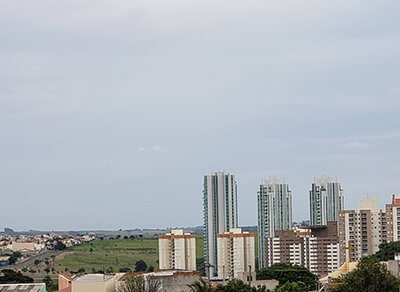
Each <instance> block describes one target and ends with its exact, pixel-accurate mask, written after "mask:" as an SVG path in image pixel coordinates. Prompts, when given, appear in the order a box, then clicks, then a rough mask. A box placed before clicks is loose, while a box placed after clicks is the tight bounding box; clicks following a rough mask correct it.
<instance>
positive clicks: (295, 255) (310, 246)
mask: <svg viewBox="0 0 400 292" xmlns="http://www.w3.org/2000/svg"><path fill="white" fill-rule="evenodd" d="M266 260H267V265H268V266H271V265H273V264H277V263H288V264H293V265H299V266H304V267H306V268H308V269H309V270H310V271H311V272H312V273H314V274H316V275H318V276H319V277H322V276H326V275H328V273H330V272H333V271H335V270H336V269H337V268H339V265H340V257H339V239H338V236H337V222H335V221H333V222H328V225H326V226H313V227H310V228H300V229H296V230H286V231H278V232H276V236H275V237H272V238H271V237H270V238H267V239H266Z"/></svg>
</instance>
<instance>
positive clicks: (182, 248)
mask: <svg viewBox="0 0 400 292" xmlns="http://www.w3.org/2000/svg"><path fill="white" fill-rule="evenodd" d="M158 245H159V249H158V250H159V268H160V270H185V271H195V270H196V236H195V235H192V234H190V233H184V231H183V229H175V230H172V231H171V233H167V234H165V235H160V237H159V239H158Z"/></svg>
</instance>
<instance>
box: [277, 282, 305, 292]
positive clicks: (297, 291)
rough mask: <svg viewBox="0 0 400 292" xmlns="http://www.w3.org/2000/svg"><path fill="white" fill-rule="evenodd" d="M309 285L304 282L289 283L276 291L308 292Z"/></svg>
mask: <svg viewBox="0 0 400 292" xmlns="http://www.w3.org/2000/svg"><path fill="white" fill-rule="evenodd" d="M307 291H309V290H308V288H307V285H306V284H304V283H303V282H287V283H286V284H284V285H282V286H280V287H279V288H278V289H276V292H307Z"/></svg>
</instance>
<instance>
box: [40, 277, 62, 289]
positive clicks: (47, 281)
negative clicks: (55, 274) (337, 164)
mask: <svg viewBox="0 0 400 292" xmlns="http://www.w3.org/2000/svg"><path fill="white" fill-rule="evenodd" d="M42 282H43V283H45V284H46V289H47V291H49V292H50V291H58V284H57V282H54V281H53V279H52V278H51V277H50V276H45V277H44V278H43V280H42Z"/></svg>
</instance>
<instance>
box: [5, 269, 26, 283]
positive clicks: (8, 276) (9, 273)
mask: <svg viewBox="0 0 400 292" xmlns="http://www.w3.org/2000/svg"><path fill="white" fill-rule="evenodd" d="M1 273H2V274H3V275H2V276H0V284H18V283H33V279H32V278H31V277H27V276H24V275H22V274H21V272H15V271H13V270H2V271H1Z"/></svg>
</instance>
